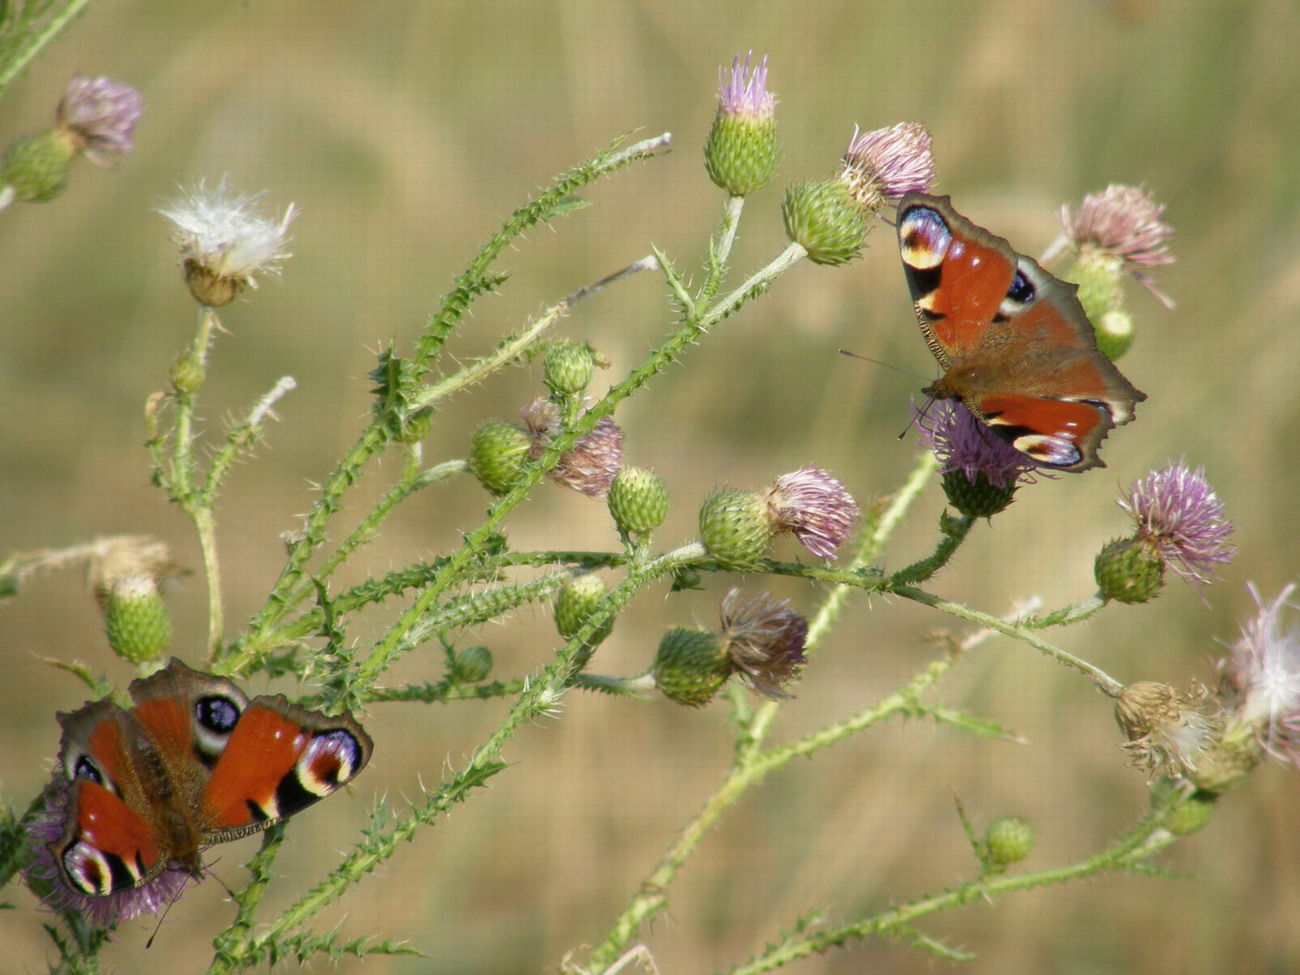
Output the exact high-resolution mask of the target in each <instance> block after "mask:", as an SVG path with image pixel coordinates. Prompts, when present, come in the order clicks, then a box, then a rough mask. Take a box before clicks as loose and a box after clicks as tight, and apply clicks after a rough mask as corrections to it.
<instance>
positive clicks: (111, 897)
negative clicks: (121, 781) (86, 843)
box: [27, 773, 192, 928]
mask: <svg viewBox="0 0 1300 975" xmlns="http://www.w3.org/2000/svg"><path fill="white" fill-rule="evenodd" d="M70 788H71V786H70V784H69V782H68V780H67V779H66V778H64V776H63V775H62V774H61V773H60V774H57V775H56V776H55V778H54V782H53V783H52V784H51V786H50V787H49V788H48V789H47V790H46V800H45V808H44V809H42V810H41V811H40V812H38V813H37V814H36V815H35V816H34V817H33V818H32V819H31V821H30V822H28V823H27V838H28V842H29V843H30V844H31V846H32V849H33V852H34V854H35V855H34V857H33V859H32V862H31V863H30V864H29V865H28V867H27V874H28V877H29V878H30V882H32V883H33V884H34V885H35V886H36V887H37V888H38V889H41V890H42V891H45V890H48V893H43V894H42V897H43V900H44V901H45V903H46V905H47V906H49V907H50V908H51V909H53V910H56V911H64V910H72V911H76V912H78V913H79V914H82V915H84V916H85V917H86V918H88V919H89V920H90V921H91V923H93V924H96V925H98V926H99V927H101V928H111V927H114V926H115V925H118V924H121V923H122V922H123V921H129V920H131V919H132V918H135V917H139V916H140V915H142V914H158V913H161V912H162V911H163V909H164V908H166V907H167V905H168V904H170V903H171V902H172V901H174V900H175V899H176V898H177V897H179V896H180V894H181V891H183V890H184V889H185V885H186V884H187V883H188V882H189V881H190V880H191V879H192V878H191V877H190V875H189V874H188V873H186V872H185V871H183V870H176V869H171V868H168V869H166V870H164V871H163V872H162V873H160V874H159V875H158V876H156V877H154V878H153V879H151V880H149V881H147V882H146V883H145V884H143V885H142V886H140V887H132V888H128V889H126V890H119V891H115V892H113V893H111V894H106V895H104V896H103V897H90V896H87V895H86V894H84V893H82V892H81V891H80V890H76V889H74V888H72V887H70V886H69V885H68V882H67V880H66V879H64V876H63V873H62V872H61V871H60V870H59V867H58V864H57V863H56V862H55V859H54V853H53V851H51V849H50V844H52V843H57V842H58V841H59V840H61V839H62V838H63V832H64V821H65V820H66V818H67V813H68V792H69V789H70Z"/></svg>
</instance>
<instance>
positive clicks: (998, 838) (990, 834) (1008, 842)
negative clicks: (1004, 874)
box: [984, 816, 1034, 868]
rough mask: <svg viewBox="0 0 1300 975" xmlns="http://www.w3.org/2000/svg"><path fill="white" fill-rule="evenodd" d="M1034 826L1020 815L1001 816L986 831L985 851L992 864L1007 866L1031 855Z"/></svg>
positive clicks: (994, 865)
mask: <svg viewBox="0 0 1300 975" xmlns="http://www.w3.org/2000/svg"><path fill="white" fill-rule="evenodd" d="M1033 848H1034V827H1032V826H1030V825H1029V824H1028V823H1027V822H1025V821H1024V820H1023V819H1021V818H1020V817H1019V816H999V817H998V818H997V819H995V820H993V822H991V823H989V826H988V829H986V830H985V831H984V853H985V857H986V859H987V861H988V863H989V865H990V866H993V867H1001V868H1005V867H1006V866H1007V865H1008V864H1011V863H1016V862H1018V861H1020V860H1023V859H1024V858H1025V857H1027V856H1029V851H1030V850H1032V849H1033Z"/></svg>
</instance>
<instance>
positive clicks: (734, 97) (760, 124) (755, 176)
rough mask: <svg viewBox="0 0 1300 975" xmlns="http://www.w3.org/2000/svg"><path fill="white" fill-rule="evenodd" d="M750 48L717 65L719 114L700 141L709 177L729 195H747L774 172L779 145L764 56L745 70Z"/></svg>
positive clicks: (748, 64) (760, 186) (778, 156)
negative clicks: (728, 65) (723, 65)
mask: <svg viewBox="0 0 1300 975" xmlns="http://www.w3.org/2000/svg"><path fill="white" fill-rule="evenodd" d="M752 55H753V52H752V51H751V52H750V53H749V54H746V55H745V60H744V61H743V62H742V61H741V60H740V55H739V54H737V55H736V56H735V58H734V59H733V60H732V62H731V72H730V75H729V76H728V73H727V72H726V70H725V69H723V68H719V69H718V86H719V88H720V92H719V95H718V114H717V117H716V118H714V120H713V128H712V129H710V130H709V138H708V141H707V142H706V143H705V144H704V166H705V169H707V170H708V173H709V178H710V179H711V180H713V182H714V184H715V185H716V186H717V187H718V188H719V189H723V190H726V191H727V192H728V193H730V194H731V195H732V196H747V195H748V194H750V193H753V192H754V191H755V190H758V189H761V188H762V187H764V186H766V185H767V184H768V183H769V182H771V180H772V178H773V177H774V176H776V173H777V168H778V166H779V165H780V162H781V146H780V143H778V142H777V138H776V97H775V96H774V95H773V94H772V93H771V92H769V91H768V90H767V57H766V56H764V57H763V60H762V61H761V62H760V63H759V65H758V67H756V68H754V69H753V71H752V72H751V71H750V61H751V58H752Z"/></svg>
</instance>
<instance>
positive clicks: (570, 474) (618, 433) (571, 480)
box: [519, 396, 623, 498]
mask: <svg viewBox="0 0 1300 975" xmlns="http://www.w3.org/2000/svg"><path fill="white" fill-rule="evenodd" d="M519 412H520V416H522V417H523V419H524V424H525V426H527V427H528V430H529V432H530V433H531V434H532V436H533V445H532V447H530V448H529V457H530V458H532V459H533V460H536V459H537V458H538V457H540V456H541V455H542V453H543V452H544V451H545V450H546V448H547V446H548V445H549V444H550V442H551V441H552V440H554V439H555V438H556V437H557V436H559V434H560V432H561V431H562V429H563V427H562V425H561V423H560V413H559V410H558V409H557V408H556V406H555V404H554V403H552V402H551V401H550V400H548V399H546V398H544V397H540V396H539V397H538V398H537V399H535V400H533V402H532V403H531V404H529V405H528V406H526V407H524V409H522V410H520V411H519ZM622 466H623V431H622V430H621V429H620V428H619V426H618V424H617V423H615V422H614V421H613V419H611V418H610V417H603V418H601V420H600V422H598V423H597V424H596V427H595V429H593V430H592V431H591V433H589V434H587V435H586V436H585V437H582V438H580V439H579V440H578V442H577V443H576V444H574V445H573V449H572V450H570V451H568V452H567V453H565V454H562V455H561V456H560V461H559V463H558V464H556V465H555V467H553V468H551V470H550V471H548V472H547V475H546V476H547V477H549V478H551V480H553V481H555V482H556V483H557V484H563V485H564V486H565V487H569V488H573V490H575V491H579V492H581V493H582V494H585V495H587V497H589V498H603V497H604V496H605V495H606V494H608V493H609V486H610V484H612V483H613V481H614V477H615V476H616V475H617V474H618V471H619V468H620V467H622Z"/></svg>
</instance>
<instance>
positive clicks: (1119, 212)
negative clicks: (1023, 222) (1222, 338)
mask: <svg viewBox="0 0 1300 975" xmlns="http://www.w3.org/2000/svg"><path fill="white" fill-rule="evenodd" d="M1164 212H1165V208H1164V206H1163V205H1161V204H1159V203H1156V202H1155V200H1154V199H1153V198H1152V197H1151V194H1150V193H1148V192H1147V191H1146V190H1144V189H1141V188H1140V187H1137V186H1121V185H1118V184H1111V185H1110V186H1108V187H1106V188H1105V189H1104V190H1102V191H1101V192H1099V193H1089V194H1088V195H1087V196H1085V197H1084V198H1083V202H1082V203H1081V204H1080V205H1079V212H1078V214H1071V213H1070V208H1069V206H1062V207H1061V224H1062V225H1063V226H1064V227H1065V233H1066V235H1067V236H1068V237H1069V238H1070V240H1071V242H1072V243H1073V244H1074V246H1075V247H1076V248H1078V249H1079V250H1081V251H1082V250H1084V249H1085V248H1093V249H1095V250H1099V251H1102V252H1104V253H1106V254H1109V255H1111V256H1112V257H1114V258H1115V259H1116V260H1118V261H1119V262H1120V263H1121V265H1122V267H1123V268H1124V270H1126V271H1128V272H1129V273H1130V274H1132V275H1133V277H1134V278H1136V279H1137V280H1138V281H1140V282H1141V283H1142V284H1143V285H1144V286H1145V287H1146V289H1147V290H1148V291H1150V292H1151V293H1152V294H1153V295H1155V296H1156V298H1158V299H1159V300H1160V301H1161V302H1162V303H1163V304H1164V305H1165V307H1167V308H1172V307H1173V302H1172V301H1170V300H1169V298H1168V297H1167V296H1166V295H1164V294H1162V293H1161V292H1160V291H1157V290H1156V287H1155V285H1154V283H1153V282H1152V280H1151V277H1150V275H1148V274H1147V273H1146V270H1145V269H1146V268H1152V267H1159V266H1161V265H1163V264H1172V263H1174V260H1175V258H1174V255H1173V254H1172V253H1170V250H1169V242H1170V241H1171V240H1172V239H1173V236H1174V228H1173V227H1172V226H1170V225H1169V223H1168V222H1167V221H1166V220H1165V219H1164Z"/></svg>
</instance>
